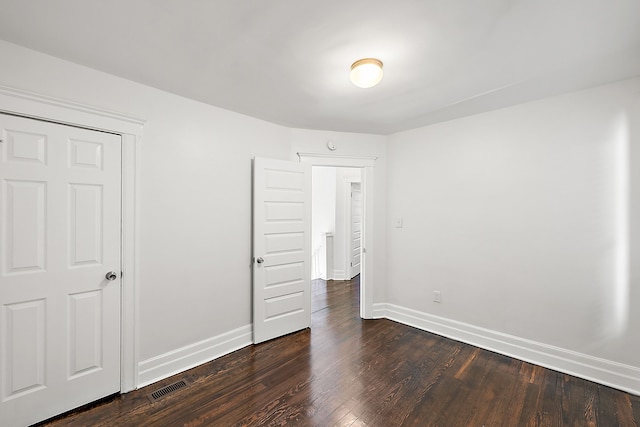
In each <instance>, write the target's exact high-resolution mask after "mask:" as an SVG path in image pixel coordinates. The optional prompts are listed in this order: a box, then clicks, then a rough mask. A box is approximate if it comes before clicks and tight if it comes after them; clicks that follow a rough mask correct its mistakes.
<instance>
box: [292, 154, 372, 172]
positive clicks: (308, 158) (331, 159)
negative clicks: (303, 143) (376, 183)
mask: <svg viewBox="0 0 640 427" xmlns="http://www.w3.org/2000/svg"><path fill="white" fill-rule="evenodd" d="M296 154H297V155H298V157H299V158H300V161H301V162H307V163H311V164H312V165H313V166H334V167H341V166H342V167H352V168H362V167H366V166H369V167H373V166H375V164H376V160H377V159H378V158H377V157H376V156H355V155H349V154H322V153H301V152H298V153H296Z"/></svg>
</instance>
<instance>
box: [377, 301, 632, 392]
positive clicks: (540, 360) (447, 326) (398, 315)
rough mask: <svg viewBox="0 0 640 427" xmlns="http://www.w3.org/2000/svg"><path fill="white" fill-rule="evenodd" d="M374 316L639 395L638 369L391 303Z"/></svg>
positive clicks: (381, 307)
mask: <svg viewBox="0 0 640 427" xmlns="http://www.w3.org/2000/svg"><path fill="white" fill-rule="evenodd" d="M374 313H375V315H376V317H385V318H387V319H389V320H393V321H396V322H399V323H403V324H405V325H409V326H413V327H415V328H418V329H422V330H424V331H428V332H432V333H434V334H437V335H442V336H444V337H447V338H451V339H453V340H456V341H461V342H464V343H467V344H471V345H473V346H476V347H480V348H484V349H486V350H490V351H493V352H496V353H500V354H504V355H506V356H509V357H513V358H516V359H519V360H523V361H525V362H530V363H533V364H535V365H540V366H544V367H546V368H549V369H553V370H555V371H559V372H564V373H566V374H569V375H573V376H576V377H579V378H584V379H586V380H589V381H594V382H597V383H599V384H603V385H606V386H609V387H613V388H617V389H619V390H623V391H626V392H628V393H631V394H634V395H640V368H636V367H634V366H630V365H624V364H621V363H617V362H613V361H611V360H606V359H602V358H598V357H594V356H589V355H587V354H582V353H578V352H575V351H571V350H566V349H563V348H560V347H555V346H552V345H548V344H543V343H540V342H536V341H532V340H528V339H524V338H520V337H517V336H514V335H508V334H504V333H501V332H497V331H493V330H490V329H485V328H481V327H478V326H474V325H471V324H468V323H463V322H458V321H455V320H451V319H447V318H444V317H439V316H435V315H432V314H428V313H424V312H420V311H416V310H412V309H409V308H406V307H401V306H397V305H394V304H376V305H375V311H374Z"/></svg>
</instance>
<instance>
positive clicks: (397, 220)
mask: <svg viewBox="0 0 640 427" xmlns="http://www.w3.org/2000/svg"><path fill="white" fill-rule="evenodd" d="M402 222H403V221H402V218H395V219H394V220H393V224H394V225H395V227H396V228H402V225H403V224H402Z"/></svg>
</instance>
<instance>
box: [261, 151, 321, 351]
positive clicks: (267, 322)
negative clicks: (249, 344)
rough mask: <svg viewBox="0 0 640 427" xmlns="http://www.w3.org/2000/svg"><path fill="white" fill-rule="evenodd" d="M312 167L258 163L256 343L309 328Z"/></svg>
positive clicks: (268, 162)
mask: <svg viewBox="0 0 640 427" xmlns="http://www.w3.org/2000/svg"><path fill="white" fill-rule="evenodd" d="M310 268H311V167H310V166H309V165H307V164H304V163H294V162H286V161H282V160H275V159H264V158H256V159H255V160H254V183H253V341H254V342H255V343H259V342H263V341H267V340H270V339H272V338H276V337H279V336H282V335H285V334H288V333H291V332H295V331H298V330H301V329H304V328H308V327H310V326H311V281H310V279H309V278H310V277H311V270H310Z"/></svg>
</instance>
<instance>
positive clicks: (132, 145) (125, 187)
mask: <svg viewBox="0 0 640 427" xmlns="http://www.w3.org/2000/svg"><path fill="white" fill-rule="evenodd" d="M0 112H2V113H7V114H14V115H19V116H23V117H28V118H33V119H39V120H46V121H50V122H55V123H60V124H66V125H71V126H78V127H83V128H87V129H91V130H98V131H106V132H111V133H115V134H118V135H120V136H121V137H122V236H121V252H120V253H121V257H122V260H121V262H122V278H121V280H122V303H121V316H122V319H121V321H122V323H121V324H122V331H121V345H120V351H121V360H120V366H121V372H120V391H121V392H122V393H125V392H127V391H131V390H134V389H135V388H136V387H137V381H138V363H137V361H138V343H139V342H140V341H139V339H138V333H139V328H138V312H139V310H138V287H137V284H138V269H137V268H136V267H137V265H138V259H139V252H138V251H139V247H140V245H139V235H138V230H139V227H138V220H139V215H138V212H139V207H138V198H137V189H138V188H139V185H138V183H139V177H138V173H139V170H140V168H139V167H138V164H139V161H140V160H139V159H140V155H139V150H140V143H141V142H142V126H143V125H144V121H143V120H140V119H138V118H135V117H131V116H126V115H123V114H120V113H115V112H112V111H107V110H103V109H100V108H95V107H91V106H87V105H83V104H79V103H75V102H72V101H67V100H62V99H57V98H52V97H48V96H43V95H39V94H36V93H32V92H27V91H23V90H20V89H14V88H10V87H7V86H0Z"/></svg>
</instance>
